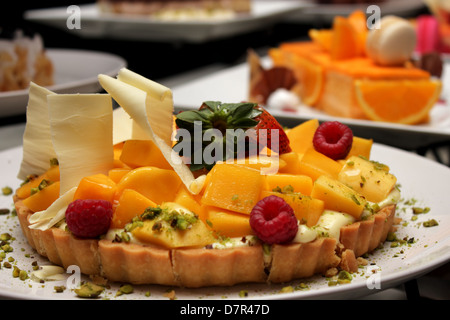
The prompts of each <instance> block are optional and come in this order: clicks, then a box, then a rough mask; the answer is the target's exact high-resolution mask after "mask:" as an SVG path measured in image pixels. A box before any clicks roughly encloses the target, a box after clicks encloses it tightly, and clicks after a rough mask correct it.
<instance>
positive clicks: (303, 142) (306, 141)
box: [287, 119, 319, 154]
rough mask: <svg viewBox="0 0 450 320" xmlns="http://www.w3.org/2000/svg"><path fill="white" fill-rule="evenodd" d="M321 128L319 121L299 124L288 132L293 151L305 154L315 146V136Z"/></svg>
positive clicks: (314, 120) (313, 120) (312, 120)
mask: <svg viewBox="0 0 450 320" xmlns="http://www.w3.org/2000/svg"><path fill="white" fill-rule="evenodd" d="M318 127H319V121H318V120H317V119H311V120H308V121H306V122H303V123H301V124H299V125H298V126H296V127H294V128H292V129H290V130H289V131H288V132H287V136H288V138H289V142H290V146H291V149H292V151H294V152H297V153H300V154H303V153H305V152H306V150H308V149H309V148H311V147H312V146H313V143H312V141H313V136H314V133H315V132H316V130H317V128H318Z"/></svg>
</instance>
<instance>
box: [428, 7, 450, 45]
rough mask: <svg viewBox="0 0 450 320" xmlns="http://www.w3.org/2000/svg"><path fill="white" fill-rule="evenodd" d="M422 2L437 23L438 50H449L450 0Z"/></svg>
mask: <svg viewBox="0 0 450 320" xmlns="http://www.w3.org/2000/svg"><path fill="white" fill-rule="evenodd" d="M424 2H425V3H426V4H427V6H428V8H429V9H430V11H431V13H432V14H433V16H434V18H435V19H436V21H437V23H438V31H439V50H440V51H441V52H450V1H448V0H425V1H424Z"/></svg>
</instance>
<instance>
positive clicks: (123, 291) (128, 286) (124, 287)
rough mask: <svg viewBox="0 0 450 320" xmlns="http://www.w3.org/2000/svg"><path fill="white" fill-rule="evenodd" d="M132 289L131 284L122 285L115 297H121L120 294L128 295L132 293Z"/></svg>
mask: <svg viewBox="0 0 450 320" xmlns="http://www.w3.org/2000/svg"><path fill="white" fill-rule="evenodd" d="M133 291H134V289H133V286H132V285H131V284H124V285H122V286H120V288H119V290H118V291H117V293H116V296H121V295H122V294H130V293H133Z"/></svg>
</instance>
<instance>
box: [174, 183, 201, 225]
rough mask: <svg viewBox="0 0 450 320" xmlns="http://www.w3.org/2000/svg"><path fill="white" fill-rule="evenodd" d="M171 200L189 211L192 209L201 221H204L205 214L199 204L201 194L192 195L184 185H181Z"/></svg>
mask: <svg viewBox="0 0 450 320" xmlns="http://www.w3.org/2000/svg"><path fill="white" fill-rule="evenodd" d="M173 202H175V203H177V204H179V205H181V206H183V207H185V208H186V209H188V210H189V211H192V212H193V213H195V214H196V215H198V216H199V218H200V219H201V220H202V221H205V214H204V210H203V207H202V205H201V196H199V195H193V194H192V193H191V192H190V191H189V190H187V188H186V187H185V186H184V185H182V186H181V187H180V190H178V193H177V194H176V196H175V200H174V201H173Z"/></svg>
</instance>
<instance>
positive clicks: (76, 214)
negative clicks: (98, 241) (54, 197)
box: [66, 199, 113, 238]
mask: <svg viewBox="0 0 450 320" xmlns="http://www.w3.org/2000/svg"><path fill="white" fill-rule="evenodd" d="M112 214H113V209H112V204H111V202H109V201H106V200H96V199H78V200H75V201H73V202H71V203H70V204H69V206H68V207H67V210H66V223H67V227H68V228H69V230H70V231H71V232H72V233H73V234H74V235H75V236H77V237H80V238H96V237H98V236H99V235H102V234H104V233H106V232H107V231H108V229H109V225H110V224H111V219H112Z"/></svg>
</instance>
